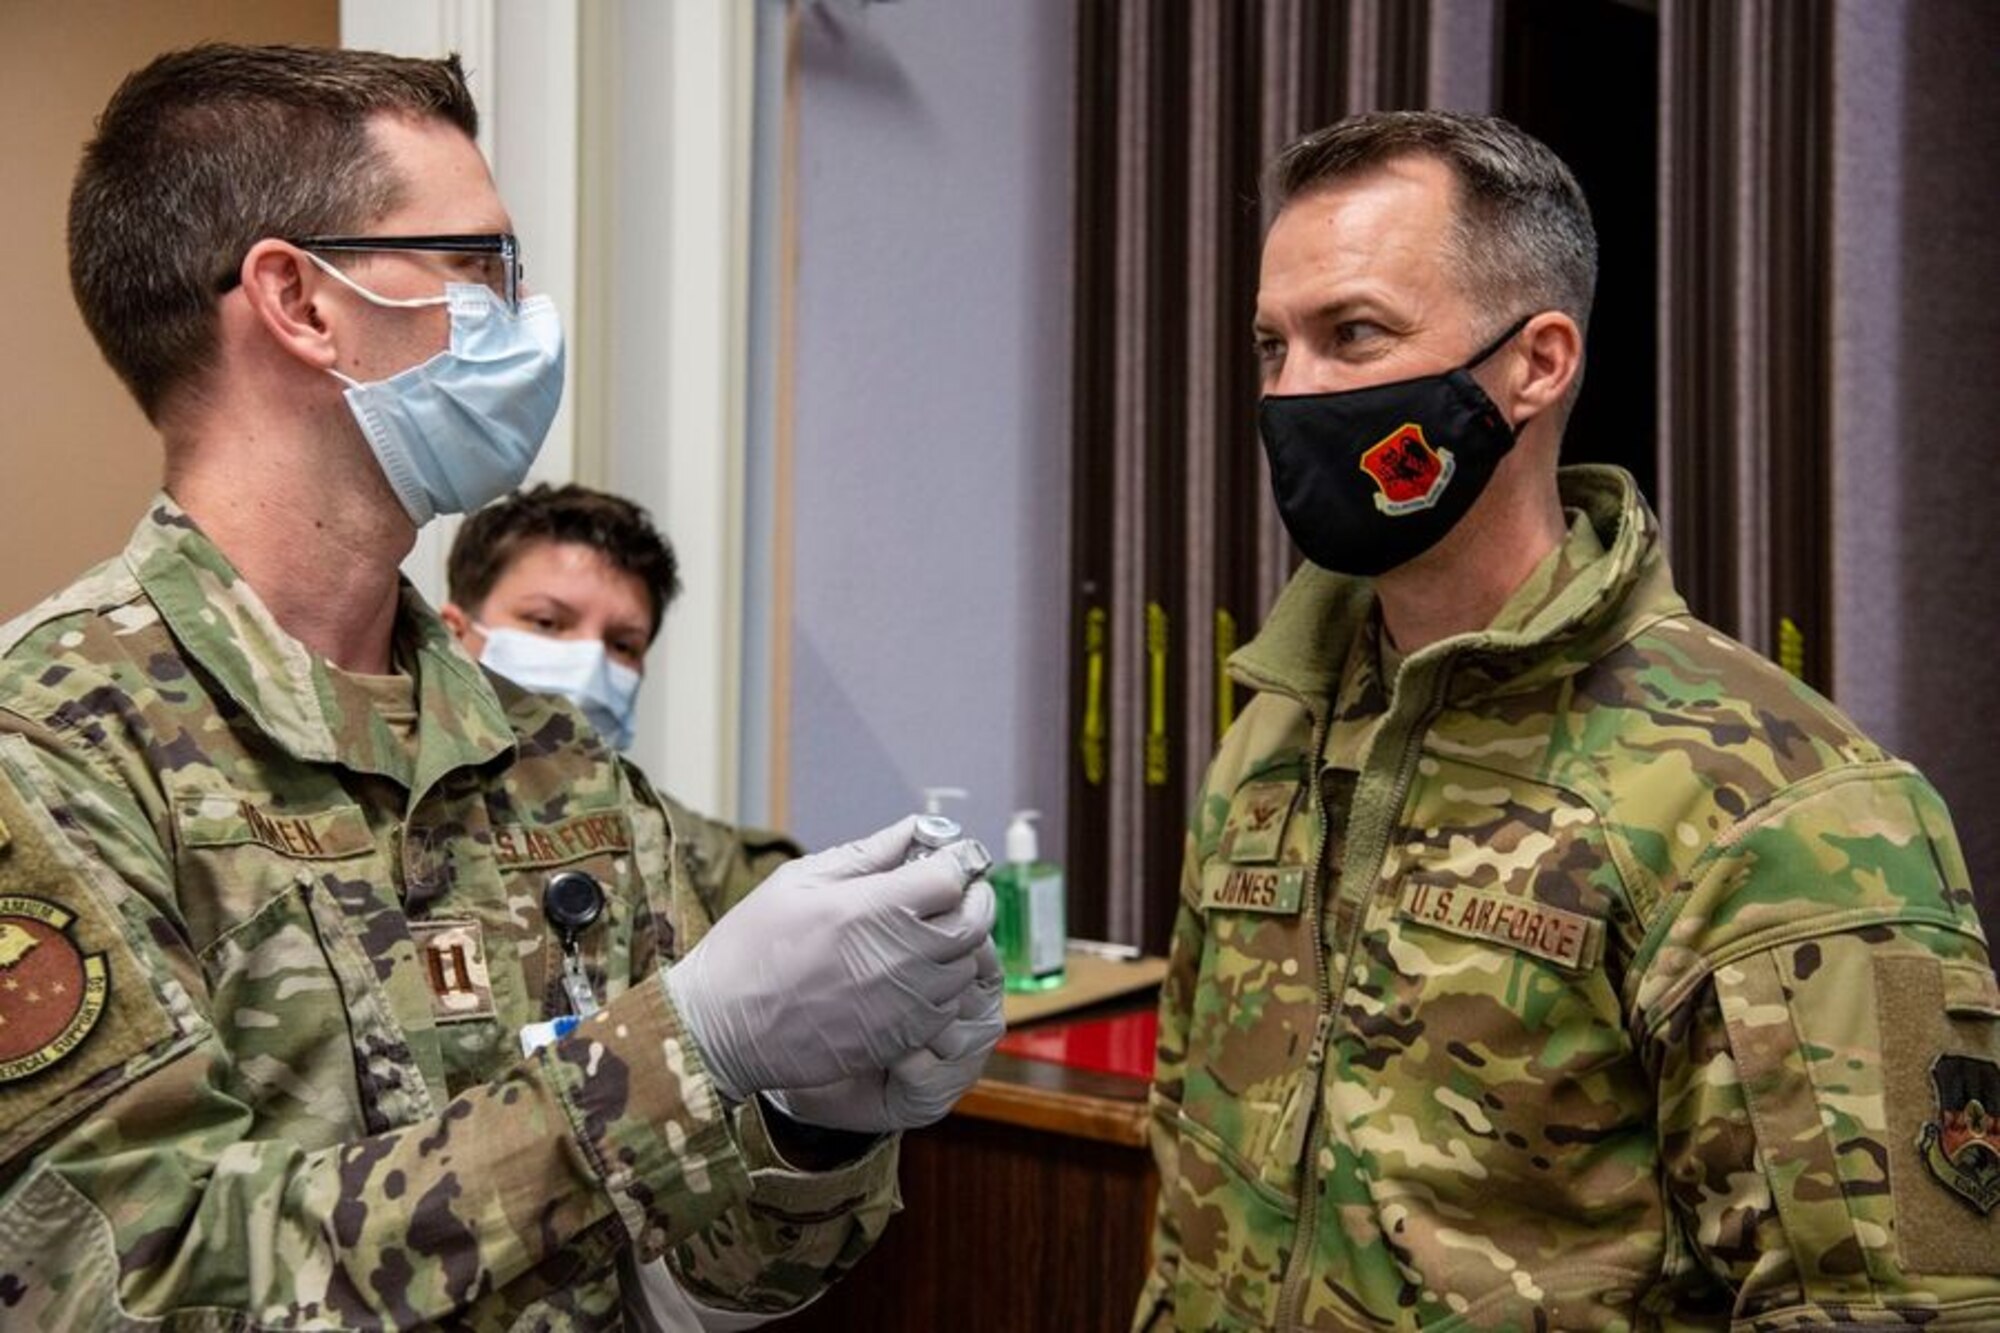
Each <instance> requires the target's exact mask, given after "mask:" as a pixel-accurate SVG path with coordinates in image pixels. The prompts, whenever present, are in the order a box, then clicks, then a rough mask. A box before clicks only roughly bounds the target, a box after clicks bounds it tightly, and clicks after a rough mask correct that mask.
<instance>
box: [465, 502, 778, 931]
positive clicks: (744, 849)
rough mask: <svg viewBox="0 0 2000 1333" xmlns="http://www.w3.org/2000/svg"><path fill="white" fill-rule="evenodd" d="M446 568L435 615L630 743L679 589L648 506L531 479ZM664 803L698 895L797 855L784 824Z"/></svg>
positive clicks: (748, 883)
mask: <svg viewBox="0 0 2000 1333" xmlns="http://www.w3.org/2000/svg"><path fill="white" fill-rule="evenodd" d="M445 577H446V581H447V583H448V585H449V586H448V589H447V593H448V600H447V601H446V602H445V604H444V605H443V606H441V607H439V608H438V614H439V616H440V617H441V618H442V619H443V620H444V623H445V624H446V625H449V626H450V627H451V632H452V633H453V634H455V635H457V636H458V642H459V644H460V646H462V647H463V648H464V649H465V651H466V652H468V653H470V654H471V655H472V656H474V657H477V658H480V659H481V660H482V661H485V662H486V664H487V665H488V666H489V667H490V668H491V669H492V670H495V671H498V672H499V673H500V674H501V675H503V676H508V677H510V678H511V679H513V680H514V681H515V682H516V683H517V684H521V685H525V686H527V687H529V688H531V689H545V690H552V691H553V692H555V693H558V694H562V695H564V696H565V697H566V698H568V699H569V700H570V701H571V702H572V703H574V704H576V705H577V706H578V707H579V708H581V709H583V711H584V715H585V716H586V717H589V718H590V719H591V720H592V722H593V723H595V724H597V728H598V731H599V732H600V733H602V734H603V735H605V736H606V737H607V738H608V739H611V740H612V741H613V743H614V744H615V745H617V746H618V748H619V749H621V750H623V749H624V748H625V747H626V746H627V745H628V744H629V743H630V740H631V728H632V721H631V718H632V707H633V704H634V703H635V701H636V699H637V695H638V686H639V681H640V679H641V677H642V676H643V675H644V673H645V670H646V654H647V652H648V650H649V649H651V647H652V646H653V645H654V644H655V643H657V642H658V641H659V637H660V629H661V626H662V624H663V622H664V621H665V618H666V613H667V608H668V607H670V606H672V605H673V602H674V599H675V598H676V597H678V596H679V595H680V590H681V581H680V565H679V561H678V560H677V559H676V558H675V555H674V548H673V546H672V544H671V543H669V542H668V541H667V539H666V538H665V537H664V536H662V535H661V533H660V531H659V529H657V528H655V527H654V526H653V522H652V519H651V517H650V516H648V514H647V513H646V511H645V510H644V509H643V508H642V507H640V506H639V505H636V504H634V503H632V502H631V501H630V500H627V499H625V498H624V497H622V496H618V495H612V494H609V493H608V492H605V491H598V490H592V489H591V488H590V487H588V486H578V485H576V484H574V483H571V484H568V485H563V486H550V485H547V484H540V485H535V486H530V487H527V488H526V489H524V490H521V491H517V492H515V493H514V494H512V495H509V496H507V497H505V498H504V499H501V500H496V501H494V502H493V503H492V504H490V505H487V506H486V507H485V508H483V509H481V510H480V511H479V512H478V513H476V514H473V515H471V516H470V517H469V518H467V519H466V521H465V522H464V523H462V524H460V525H459V529H458V532H457V534H456V535H455V536H454V537H453V538H452V540H451V555H450V556H449V557H448V558H447V560H446V561H445ZM495 630H499V631H501V632H502V633H501V635H499V636H495V635H494V631H495ZM558 645H559V646H558ZM495 648H498V649H499V650H500V651H498V652H495V651H493V650H494V649H495ZM621 677H622V680H621ZM660 800H661V803H662V804H663V805H664V806H665V807H666V809H667V814H668V816H669V817H670V818H671V819H672V821H673V826H674V847H675V851H676V853H677V854H678V856H679V859H680V862H681V865H682V867H683V868H684V869H685V870H686V872H687V874H688V876H689V878H690V879H692V880H693V881H694V884H695V886H696V888H697V889H698V890H699V891H700V893H701V895H702V897H703V900H704V901H707V902H711V903H733V902H735V901H736V900H737V899H738V898H741V897H742V896H743V895H744V894H746V893H748V892H749V891H750V890H751V889H752V888H753V887H755V886H756V885H757V884H759V883H760V882H762V881H763V879H764V878H765V877H766V876H768V875H769V874H770V873H771V872H772V871H773V870H776V869H777V868H778V867H779V866H781V865H783V864H784V863H785V862H786V861H788V860H790V859H791V858H793V857H795V856H797V855H799V852H800V849H799V847H798V844H796V843H794V842H793V841H792V840H791V839H790V838H788V837H786V836H785V835H784V834H782V833H777V832H773V831H771V830H769V829H757V828H739V827H737V826H735V825H732V824H726V823H724V822H722V821H721V820H717V819H710V818H709V817H708V816H706V815H703V814H700V813H697V812H696V811H694V810H692V809H690V808H689V807H687V806H685V805H683V804H681V803H680V802H679V801H676V800H675V799H674V798H673V797H671V796H668V795H667V794H665V793H661V794H660Z"/></svg>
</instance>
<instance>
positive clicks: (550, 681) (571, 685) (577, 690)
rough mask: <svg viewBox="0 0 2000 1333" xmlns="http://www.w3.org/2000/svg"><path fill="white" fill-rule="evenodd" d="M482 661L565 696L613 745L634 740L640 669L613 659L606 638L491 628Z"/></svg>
mask: <svg viewBox="0 0 2000 1333" xmlns="http://www.w3.org/2000/svg"><path fill="white" fill-rule="evenodd" d="M473 628H475V629H477V630H478V631H479V632H480V633H481V634H483V635H485V636H486V646H485V647H484V648H482V649H481V650H480V652H479V660H480V662H481V663H482V664H484V665H485V666H487V667H489V668H491V669H492V670H494V671H497V672H498V673H500V674H501V675H503V676H505V677H506V678H507V679H509V680H511V681H513V682H514V683H515V684H516V685H519V686H521V687H522V688H523V689H529V690H536V691H539V692H540V693H543V694H560V695H561V696H562V697H563V698H565V699H568V700H569V701H570V702H571V703H573V704H575V705H576V706H577V707H578V708H579V709H581V710H583V715H584V716H585V717H587V718H589V719H590V725H591V726H593V727H596V728H597V730H598V733H599V734H600V735H602V736H603V737H604V739H605V740H607V741H609V742H611V744H612V747H613V748H614V749H619V750H624V749H629V748H630V747H631V744H632V707H633V705H634V704H635V703H636V702H637V701H638V698H639V673H638V672H636V671H634V670H633V669H632V668H631V667H628V666H625V665H623V664H621V663H618V662H614V661H612V660H611V655H610V653H609V652H607V651H606V650H605V647H604V641H603V640H601V639H552V638H550V637H548V636H547V635H545V634H531V633H529V632H528V631H527V630H519V629H488V628H486V626H484V625H475V626H474V627H473Z"/></svg>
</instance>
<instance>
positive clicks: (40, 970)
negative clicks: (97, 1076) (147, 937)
mask: <svg viewBox="0 0 2000 1333" xmlns="http://www.w3.org/2000/svg"><path fill="white" fill-rule="evenodd" d="M75 922H76V916H75V914H74V913H72V912H66V911H64V910H63V909H62V908H60V907H57V906H56V905H55V904H54V903H51V902H45V901H43V900H42V899H40V898H28V897H23V896H19V895H13V896H9V897H4V898H0V1083H11V1082H14V1081H15V1080H17V1079H23V1078H27V1077H28V1076H29V1075H31V1074H39V1073H41V1072H42V1071H43V1070H44V1069H47V1068H48V1067H49V1066H51V1065H53V1064H56V1063H57V1062H59V1061H61V1060H62V1059H63V1058H64V1057H66V1056H69V1055H71V1054H73V1053H75V1051H76V1049H77V1048H78V1047H80V1046H82V1045H83V1041H84V1038H86V1037H88V1036H89V1035H90V1033H91V1030H92V1029H93V1028H95V1027H96V1026H97V1021H98V1020H99V1019H100V1018H102V1017H104V1006H105V1003H106V1002H107V1001H108V1000H109V999H110V998H111V978H110V974H109V973H108V972H107V970H106V969H105V965H104V955H103V954H101V953H85V952H84V951H83V950H82V948H80V947H79V946H78V945H77V942H76V940H75V938H74V937H73V936H72V935H71V933H70V927H71V926H73V925H74V924H75Z"/></svg>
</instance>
